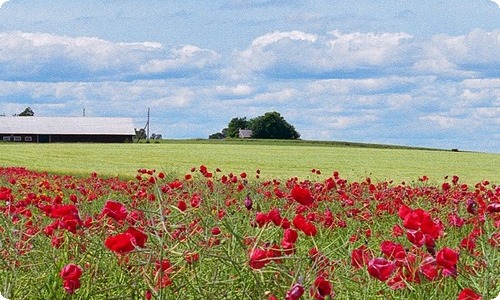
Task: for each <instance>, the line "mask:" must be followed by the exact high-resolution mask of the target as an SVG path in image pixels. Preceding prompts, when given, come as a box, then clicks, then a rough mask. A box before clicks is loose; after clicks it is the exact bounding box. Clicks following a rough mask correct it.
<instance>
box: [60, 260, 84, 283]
mask: <svg viewBox="0 0 500 300" xmlns="http://www.w3.org/2000/svg"><path fill="white" fill-rule="evenodd" d="M82 273H83V271H82V268H81V267H80V266H78V265H75V264H68V265H66V266H64V268H62V269H61V272H60V273H59V275H60V276H61V278H62V279H64V280H77V279H80V277H81V276H82Z"/></svg>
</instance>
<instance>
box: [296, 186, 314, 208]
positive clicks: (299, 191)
mask: <svg viewBox="0 0 500 300" xmlns="http://www.w3.org/2000/svg"><path fill="white" fill-rule="evenodd" d="M291 195H292V198H293V199H294V200H295V201H297V202H298V203H300V204H302V205H305V206H309V205H311V204H312V203H313V202H314V198H313V197H312V195H311V192H310V191H309V189H306V188H303V187H300V186H298V185H295V186H294V188H293V189H292V192H291Z"/></svg>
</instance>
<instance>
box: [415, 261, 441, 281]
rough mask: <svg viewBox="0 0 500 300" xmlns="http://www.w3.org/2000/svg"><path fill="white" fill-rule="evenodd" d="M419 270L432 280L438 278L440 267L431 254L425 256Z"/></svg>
mask: <svg viewBox="0 0 500 300" xmlns="http://www.w3.org/2000/svg"><path fill="white" fill-rule="evenodd" d="M419 271H420V273H421V274H422V275H424V276H425V278H427V279H428V280H430V281H432V280H435V279H437V277H438V269H437V265H436V260H435V259H434V257H432V256H429V257H427V258H425V259H424V260H423V262H422V264H421V265H420V268H419Z"/></svg>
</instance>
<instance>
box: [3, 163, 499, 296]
mask: <svg viewBox="0 0 500 300" xmlns="http://www.w3.org/2000/svg"><path fill="white" fill-rule="evenodd" d="M260 173H261V171H260V170H242V171H241V172H238V173H230V172H229V173H228V172H225V171H224V170H223V169H222V170H221V169H219V168H217V167H213V166H205V165H197V166H193V167H192V168H191V169H190V170H189V169H188V170H186V172H185V173H184V174H183V175H182V176H179V175H178V174H169V173H168V172H165V171H162V170H152V169H138V170H137V173H136V174H131V176H130V177H129V179H123V178H119V177H105V176H101V175H99V174H97V173H95V172H93V173H91V174H88V175H87V176H78V177H76V176H72V175H61V174H57V175H56V174H52V173H46V172H36V171H32V170H30V169H27V168H24V167H0V236H1V240H0V294H2V295H3V296H4V297H6V298H8V299H269V300H271V299H286V300H292V299H295V300H296V299H460V300H465V299H493V298H495V297H497V296H498V295H499V293H500V286H499V284H498V283H499V278H500V255H499V249H500V231H499V230H498V228H499V227H500V186H496V185H495V183H493V182H489V181H488V180H487V178H485V179H484V180H482V181H480V182H478V183H476V184H470V183H465V182H462V181H461V179H460V177H459V176H457V175H455V176H453V175H452V176H449V177H446V178H428V177H427V176H426V175H424V174H422V175H421V176H420V177H419V178H416V179H415V181H412V182H411V183H405V182H392V181H376V180H373V179H371V178H370V177H366V178H364V179H363V180H358V181H353V180H347V179H345V178H344V177H343V175H342V174H341V173H339V172H337V171H329V170H328V171H326V170H318V169H312V170H311V171H310V175H309V176H308V177H307V179H299V178H297V177H291V178H289V179H285V180H283V179H277V178H275V179H269V178H264V177H263V176H262V178H261V174H260Z"/></svg>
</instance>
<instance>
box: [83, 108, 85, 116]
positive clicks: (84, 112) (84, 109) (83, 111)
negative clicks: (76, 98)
mask: <svg viewBox="0 0 500 300" xmlns="http://www.w3.org/2000/svg"><path fill="white" fill-rule="evenodd" d="M83 117H85V108H84V109H83Z"/></svg>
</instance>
